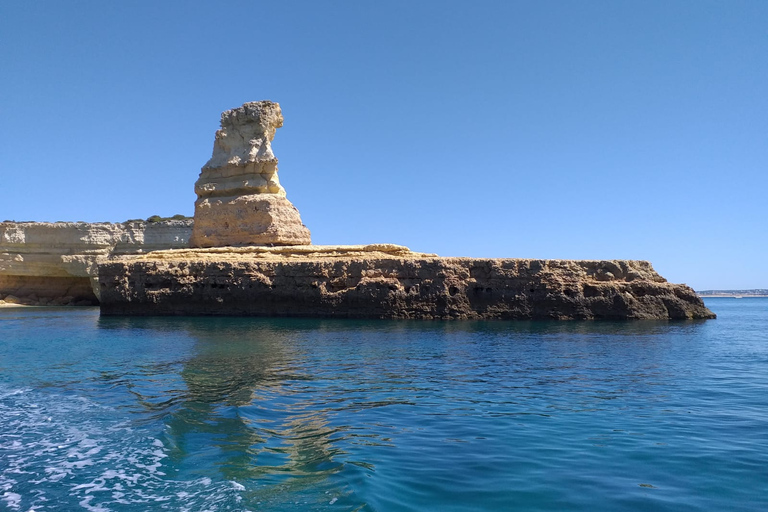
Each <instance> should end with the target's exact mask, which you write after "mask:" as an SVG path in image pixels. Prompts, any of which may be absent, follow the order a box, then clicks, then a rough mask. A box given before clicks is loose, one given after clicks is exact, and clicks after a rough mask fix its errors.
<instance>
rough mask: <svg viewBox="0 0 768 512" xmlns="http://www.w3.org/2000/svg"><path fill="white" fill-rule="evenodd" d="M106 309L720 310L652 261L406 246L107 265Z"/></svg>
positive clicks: (612, 315) (268, 312) (155, 258)
mask: <svg viewBox="0 0 768 512" xmlns="http://www.w3.org/2000/svg"><path fill="white" fill-rule="evenodd" d="M99 282H100V286H101V297H102V301H101V312H102V314H105V315H121V314H127V315H253V316H310V317H340V318H416V319H559V320H569V319H697V318H714V316H715V315H714V314H713V313H712V312H711V311H709V310H708V309H707V308H706V307H705V306H704V303H703V302H702V301H701V299H700V298H699V297H698V296H697V295H696V293H695V292H694V291H693V290H692V289H690V288H689V287H687V286H685V285H676V284H671V283H668V282H667V281H666V280H665V279H664V278H663V277H661V276H660V275H659V274H657V273H656V272H655V271H654V269H653V267H652V266H651V264H650V263H648V262H646V261H567V260H525V259H473V258H439V257H436V256H434V255H429V254H418V253H411V252H410V251H408V249H406V248H404V247H400V246H392V245H378V246H352V247H349V246H347V247H344V246H341V247H338V246H336V247H334V246H329V247H323V246H306V247H296V248H243V249H242V250H239V251H238V250H235V249H228V250H224V249H214V250H186V251H184V250H174V251H161V252H157V253H153V254H150V255H146V256H132V257H126V258H121V259H120V260H119V261H113V262H108V263H105V264H103V265H101V266H100V268H99Z"/></svg>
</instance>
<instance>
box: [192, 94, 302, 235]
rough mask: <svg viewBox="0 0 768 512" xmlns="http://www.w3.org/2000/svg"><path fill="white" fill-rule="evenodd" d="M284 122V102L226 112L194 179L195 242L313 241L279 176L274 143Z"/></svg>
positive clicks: (243, 107) (269, 102)
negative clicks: (198, 176) (207, 157)
mask: <svg viewBox="0 0 768 512" xmlns="http://www.w3.org/2000/svg"><path fill="white" fill-rule="evenodd" d="M281 126H283V114H282V112H281V110H280V105H278V104H277V103H273V102H271V101H257V102H251V103H245V104H244V105H243V106H241V107H239V108H235V109H232V110H227V111H226V112H224V113H223V114H221V129H220V130H218V131H217V132H216V139H215V142H214V144H213V156H212V157H211V159H210V160H209V161H208V163H206V164H205V165H204V166H203V168H202V170H201V172H200V178H199V179H198V180H197V183H195V193H196V194H197V201H196V202H195V226H194V230H193V233H192V239H191V241H190V244H191V246H192V247H219V246H242V245H304V244H309V243H311V240H310V233H309V230H308V229H307V227H306V226H304V224H302V222H301V217H300V215H299V211H298V210H297V209H296V207H295V206H293V204H291V202H290V201H288V199H287V198H286V196H285V189H284V188H283V187H282V186H281V185H280V181H279V179H278V176H277V158H276V157H275V155H274V153H273V152H272V144H271V143H272V140H273V139H274V137H275V131H276V130H277V129H278V128H280V127H281Z"/></svg>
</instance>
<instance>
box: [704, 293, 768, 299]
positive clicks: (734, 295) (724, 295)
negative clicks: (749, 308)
mask: <svg viewBox="0 0 768 512" xmlns="http://www.w3.org/2000/svg"><path fill="white" fill-rule="evenodd" d="M696 295H698V296H699V297H701V298H702V299H709V298H720V299H723V298H726V299H727V298H731V299H746V298H749V299H751V298H753V297H768V295H753V294H749V293H745V294H743V293H713V294H706V295H701V294H700V293H697V294H696Z"/></svg>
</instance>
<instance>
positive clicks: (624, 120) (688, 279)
mask: <svg viewBox="0 0 768 512" xmlns="http://www.w3.org/2000/svg"><path fill="white" fill-rule="evenodd" d="M767 91H768V2H766V1H764V0H753V1H742V0H729V1H727V2H725V1H710V0H689V1H683V0H680V1H670V0H659V1H655V0H649V1H643V2H637V1H623V0H603V1H596V0H580V1H578V2H572V1H565V0H562V1H548V0H545V1H540V2H533V1H514V0H498V1H484V0H479V1H476V2H466V1H464V2H460V1H451V0H441V1H426V0H424V1H414V0H410V1H401V0H388V1H386V2H375V1H361V0H349V1H344V0H328V1H316V0H313V1H290V0H288V1H282V2H276V1H273V2H263V1H224V2H202V1H200V2H197V1H184V2H181V1H177V2H174V1H164V2H156V1H130V2H104V1H102V0H100V1H77V0H74V1H71V2H61V1H35V2H28V1H23V0H6V1H3V2H0V220H6V219H7V220H17V221H22V220H37V221H58V220H66V221H88V222H96V221H110V222H119V221H124V220H127V219H135V218H147V217H149V216H150V215H155V214H157V215H161V216H170V215H174V214H177V213H181V214H185V215H192V214H193V212H194V200H195V195H194V190H193V185H194V182H195V180H196V179H197V177H198V174H199V172H200V168H201V167H202V166H203V164H205V162H206V161H207V160H208V158H210V155H211V151H212V148H213V137H214V132H215V130H216V129H217V128H218V123H219V119H220V114H221V112H222V111H224V110H227V109H230V108H234V107H237V106H239V105H241V104H242V103H244V102H247V101H257V100H263V99H269V100H272V101H277V102H279V103H280V104H281V107H282V110H283V115H284V117H285V124H284V127H283V128H281V129H280V130H278V131H277V135H276V137H275V140H274V142H273V149H274V152H275V155H276V156H277V157H278V159H279V176H280V181H281V183H282V184H283V185H284V186H285V188H286V190H287V192H288V199H289V200H291V202H293V204H294V205H295V206H296V207H298V208H299V210H300V211H301V215H302V219H303V221H304V223H305V224H306V225H307V226H308V227H309V229H310V230H311V231H312V239H313V242H314V243H316V244H360V243H397V244H402V245H406V246H408V247H410V248H411V249H413V250H416V251H422V252H431V253H437V254H440V255H442V256H471V257H497V258H501V257H507V258H555V259H643V260H649V261H651V262H652V263H653V265H654V268H655V269H656V270H657V271H659V272H660V273H661V274H662V275H663V276H664V277H666V278H667V279H668V280H670V281H672V282H679V283H687V284H689V285H690V286H692V287H694V288H695V289H697V290H704V289H739V288H768V257H766V256H767V255H768V216H767V215H766V206H767V205H768V201H767V200H766V195H767V191H768V177H767V176H766V175H767V174H768V94H767Z"/></svg>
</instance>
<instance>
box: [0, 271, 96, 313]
mask: <svg viewBox="0 0 768 512" xmlns="http://www.w3.org/2000/svg"><path fill="white" fill-rule="evenodd" d="M0 303H5V304H22V305H26V306H96V305H98V303H99V300H98V299H97V298H96V295H95V294H94V293H93V289H92V288H91V279H90V278H89V277H50V276H46V277H39V276H8V275H0Z"/></svg>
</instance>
